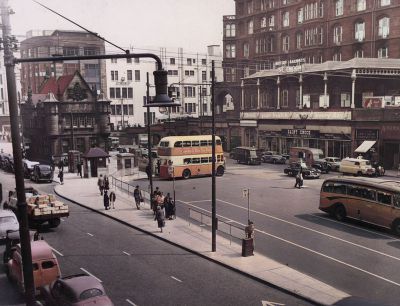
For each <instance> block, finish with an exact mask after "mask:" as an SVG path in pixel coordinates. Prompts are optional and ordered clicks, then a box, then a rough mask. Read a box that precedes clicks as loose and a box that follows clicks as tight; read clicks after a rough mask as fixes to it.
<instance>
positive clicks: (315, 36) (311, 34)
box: [304, 27, 323, 47]
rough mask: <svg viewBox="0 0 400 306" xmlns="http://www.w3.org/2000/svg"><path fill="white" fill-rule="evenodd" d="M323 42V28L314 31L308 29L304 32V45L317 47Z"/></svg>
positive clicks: (313, 29)
mask: <svg viewBox="0 0 400 306" xmlns="http://www.w3.org/2000/svg"><path fill="white" fill-rule="evenodd" d="M322 42H323V28H322V27H316V28H312V29H307V30H305V32H304V45H305V46H306V47H308V46H316V45H320V44H322Z"/></svg>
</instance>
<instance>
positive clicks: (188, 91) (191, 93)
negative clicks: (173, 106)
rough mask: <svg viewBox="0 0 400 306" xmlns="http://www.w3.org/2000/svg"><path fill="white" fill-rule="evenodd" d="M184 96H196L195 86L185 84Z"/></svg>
mask: <svg viewBox="0 0 400 306" xmlns="http://www.w3.org/2000/svg"><path fill="white" fill-rule="evenodd" d="M184 90H185V97H186V98H192V97H195V96H196V87H193V86H185V88H184Z"/></svg>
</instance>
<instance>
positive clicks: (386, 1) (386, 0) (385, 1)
mask: <svg viewBox="0 0 400 306" xmlns="http://www.w3.org/2000/svg"><path fill="white" fill-rule="evenodd" d="M386 5H390V0H381V6H386Z"/></svg>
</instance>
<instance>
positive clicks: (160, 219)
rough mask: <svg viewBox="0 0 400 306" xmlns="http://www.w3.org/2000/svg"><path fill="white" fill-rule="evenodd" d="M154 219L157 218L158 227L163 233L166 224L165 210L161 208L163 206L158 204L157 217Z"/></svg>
mask: <svg viewBox="0 0 400 306" xmlns="http://www.w3.org/2000/svg"><path fill="white" fill-rule="evenodd" d="M154 220H157V224H158V228H159V229H160V230H161V233H162V232H163V227H164V226H165V218H164V212H163V210H162V209H161V206H157V212H156V217H155V219H154Z"/></svg>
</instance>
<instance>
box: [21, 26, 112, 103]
mask: <svg viewBox="0 0 400 306" xmlns="http://www.w3.org/2000/svg"><path fill="white" fill-rule="evenodd" d="M26 37H27V38H26V39H25V40H23V41H21V58H26V57H51V56H57V55H58V56H74V55H96V54H104V53H105V47H104V41H103V40H101V39H99V38H97V37H95V36H93V35H91V34H88V33H87V32H81V31H61V30H51V31H39V30H37V31H34V30H32V31H29V32H28V33H27V35H26ZM75 71H79V72H80V73H81V75H82V76H83V78H84V79H85V81H86V82H87V84H88V85H89V86H90V87H91V88H92V87H93V88H94V87H95V88H96V89H97V90H99V91H104V90H105V89H106V77H105V71H106V67H105V60H99V59H96V60H76V61H68V62H54V63H53V62H48V63H23V64H21V86H22V94H23V96H26V95H27V92H28V89H29V88H31V90H32V93H38V92H39V89H40V86H41V85H42V84H43V82H44V81H45V80H47V79H49V78H50V77H56V78H57V77H60V76H62V75H71V74H74V73H75Z"/></svg>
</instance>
